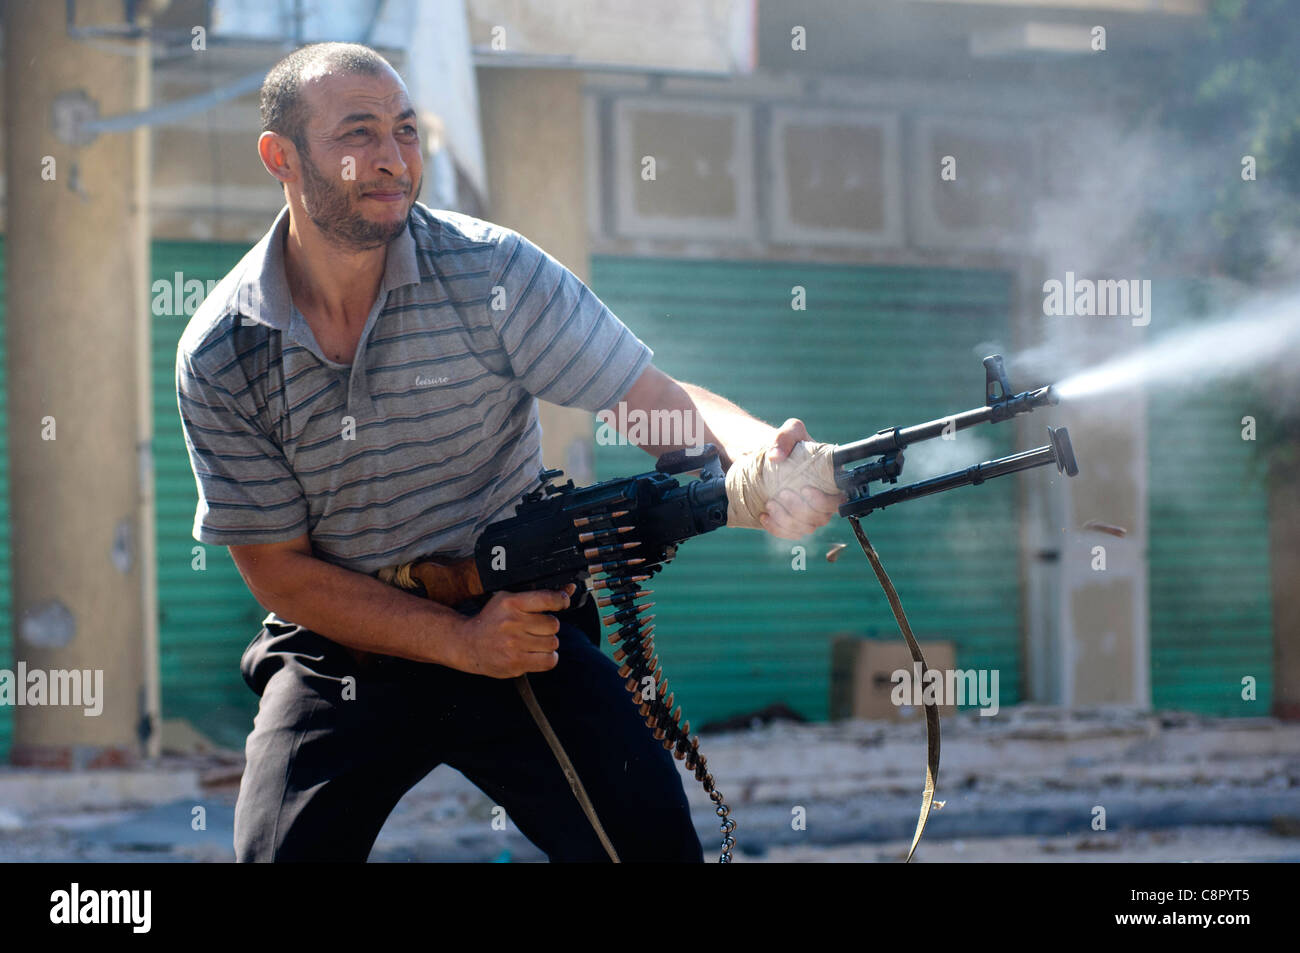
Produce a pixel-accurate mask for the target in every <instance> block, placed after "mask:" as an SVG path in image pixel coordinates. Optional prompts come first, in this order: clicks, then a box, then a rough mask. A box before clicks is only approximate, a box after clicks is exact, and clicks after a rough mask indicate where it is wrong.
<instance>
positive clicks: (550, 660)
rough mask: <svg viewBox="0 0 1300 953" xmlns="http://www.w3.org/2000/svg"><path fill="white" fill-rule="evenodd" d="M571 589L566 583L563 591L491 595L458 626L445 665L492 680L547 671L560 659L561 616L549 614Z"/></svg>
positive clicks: (560, 607) (560, 606) (565, 604)
mask: <svg viewBox="0 0 1300 953" xmlns="http://www.w3.org/2000/svg"><path fill="white" fill-rule="evenodd" d="M575 588H576V587H575V586H574V585H573V584H572V583H570V584H569V585H568V586H566V587H565V588H564V590H563V591H559V590H551V589H539V590H536V591H533V592H498V593H495V594H494V595H493V596H492V598H491V600H490V601H489V602H488V604H487V605H485V606H484V607H483V608H482V609H481V610H480V611H479V613H478V614H477V615H474V616H468V617H466V618H465V620H464V622H462V623H461V624H460V625H458V626H457V627H456V635H455V639H454V641H455V648H454V649H453V653H452V654H453V657H452V658H451V660H450V662H449V664H450V665H451V667H452V668H456V669H459V670H460V671H462V672H469V673H470V674H472V675H487V676H489V677H491V678H514V677H515V676H517V675H523V674H524V673H525V672H549V671H550V670H551V669H553V668H555V666H556V665H558V664H559V661H560V655H559V651H558V650H559V648H560V640H559V639H558V638H556V633H558V632H559V631H560V620H559V619H557V618H555V616H553V615H550V614H549V613H552V612H560V611H562V610H564V609H567V608H568V607H569V597H570V596H572V595H573V593H574V591H575Z"/></svg>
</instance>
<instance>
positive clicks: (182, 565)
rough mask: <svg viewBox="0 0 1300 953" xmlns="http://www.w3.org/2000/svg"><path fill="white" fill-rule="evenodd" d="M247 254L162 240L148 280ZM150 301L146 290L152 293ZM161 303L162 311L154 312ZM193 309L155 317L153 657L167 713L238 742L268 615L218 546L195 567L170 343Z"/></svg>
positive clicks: (248, 716) (249, 718)
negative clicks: (256, 642)
mask: <svg viewBox="0 0 1300 953" xmlns="http://www.w3.org/2000/svg"><path fill="white" fill-rule="evenodd" d="M247 251H248V247H247V246H245V245H237V244H224V243H201V242H170V241H166V242H163V241H160V242H154V244H153V265H152V270H153V277H152V280H154V281H157V280H159V279H163V280H165V281H167V282H168V287H171V284H172V282H173V281H174V280H175V277H176V273H177V272H179V273H180V274H181V275H182V276H183V280H184V281H189V280H191V279H199V280H201V281H203V282H204V286H205V288H206V283H207V281H208V280H209V279H218V280H219V279H221V278H223V277H225V275H226V272H228V271H229V270H230V269H231V268H233V267H234V266H235V265H236V264H237V263H238V262H239V259H240V258H242V257H243V256H244V254H245V253H246V252H247ZM151 300H152V295H151ZM154 310H158V309H154ZM188 320H189V316H187V315H184V314H163V315H154V316H153V317H152V321H153V415H154V445H153V452H154V466H155V471H154V472H155V480H156V484H155V492H156V496H157V544H158V614H159V619H160V631H159V655H160V667H161V669H162V707H163V717H165V718H184V719H186V720H187V721H189V722H190V723H192V724H193V725H194V726H195V727H196V728H197V729H198V730H199V731H201V732H203V733H204V734H205V735H207V736H208V737H210V738H212V739H213V740H214V741H217V742H218V743H220V744H224V745H230V746H235V747H240V748H242V747H243V743H244V738H245V736H246V735H247V734H248V732H249V730H250V729H251V728H252V723H253V716H254V715H255V714H256V713H257V697H256V696H255V695H254V694H253V693H252V692H251V691H249V689H248V686H247V685H245V684H244V681H243V679H242V678H240V675H239V657H240V654H241V653H242V651H243V649H244V647H245V646H246V645H247V644H248V643H249V641H250V640H251V639H252V638H253V636H255V635H256V634H257V633H258V631H259V630H260V628H261V620H262V619H263V618H264V617H265V615H266V612H265V611H264V610H263V609H262V608H261V607H260V606H259V605H258V604H257V602H256V601H255V600H254V599H253V597H252V596H251V595H249V592H248V589H247V587H246V586H245V585H244V582H243V580H242V579H241V578H240V576H239V571H238V570H237V569H236V568H235V564H234V562H232V561H231V559H230V553H229V551H228V550H227V549H226V548H225V547H224V546H203V547H202V549H203V550H204V558H205V560H206V566H207V568H206V569H204V570H203V571H198V570H197V569H195V568H194V560H195V553H194V548H195V547H196V546H200V544H199V543H198V542H197V541H196V540H195V539H194V538H193V536H192V535H191V528H192V527H193V524H194V508H195V505H196V504H197V502H198V496H197V491H196V490H195V486H194V473H193V471H192V470H191V469H190V463H189V456H188V455H187V453H186V450H185V439H184V437H183V436H182V434H181V423H180V416H179V414H178V411H177V409H176V383H175V367H176V346H177V344H178V343H179V341H180V336H181V333H182V332H183V331H184V330H185V325H186V323H187V322H188Z"/></svg>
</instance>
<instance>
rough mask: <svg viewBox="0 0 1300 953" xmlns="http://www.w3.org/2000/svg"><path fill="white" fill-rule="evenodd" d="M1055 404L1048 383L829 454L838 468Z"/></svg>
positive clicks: (1056, 398) (880, 434) (882, 433)
mask: <svg viewBox="0 0 1300 953" xmlns="http://www.w3.org/2000/svg"><path fill="white" fill-rule="evenodd" d="M1059 403H1060V397H1059V396H1058V395H1057V393H1056V392H1055V391H1054V390H1053V389H1052V387H1051V385H1050V384H1049V385H1048V386H1046V387H1040V388H1038V390H1032V391H1025V392H1024V393H1022V394H1016V395H1015V396H1014V397H1008V398H1006V399H1005V400H999V401H996V402H994V403H992V404H988V405H986V406H984V407H976V408H975V409H974V410H966V411H963V412H961V413H959V414H952V415H951V416H948V417H940V418H938V419H936V420H928V421H926V422H925V423H923V424H916V425H914V426H911V427H891V428H888V429H886V430H881V431H879V432H878V433H875V434H872V435H871V436H870V437H867V438H866V439H864V440H856V441H854V442H853V443H845V444H841V445H840V446H838V447H836V448H835V453H834V455H833V459H834V461H835V469H836V470H839V468H840V467H842V466H844V465H845V464H846V463H852V462H853V461H854V460H861V459H862V458H863V457H871V456H876V455H878V454H882V453H890V452H893V451H896V450H902V449H903V448H904V447H906V446H908V445H909V444H913V443H918V442H920V441H922V440H932V439H934V438H935V437H938V436H940V435H941V434H943V433H945V432H948V433H951V432H953V431H954V430H965V429H966V428H967V427H974V426H975V425H976V424H982V423H990V422H991V423H998V422H999V421H1003V420H1010V419H1011V418H1012V417H1015V416H1017V415H1019V414H1025V413H1029V412H1030V411H1031V410H1033V409H1034V408H1035V407H1043V406H1048V405H1053V404H1059Z"/></svg>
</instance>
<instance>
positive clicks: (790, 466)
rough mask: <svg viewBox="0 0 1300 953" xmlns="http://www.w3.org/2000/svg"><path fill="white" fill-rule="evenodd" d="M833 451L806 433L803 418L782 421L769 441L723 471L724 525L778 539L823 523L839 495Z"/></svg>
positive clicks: (801, 533)
mask: <svg viewBox="0 0 1300 953" xmlns="http://www.w3.org/2000/svg"><path fill="white" fill-rule="evenodd" d="M833 452H834V447H832V446H831V445H830V444H825V443H817V442H816V441H814V440H812V439H811V438H810V437H809V436H808V428H807V427H805V426H804V424H803V421H801V420H797V419H794V418H791V419H790V420H787V421H786V422H785V423H784V424H783V425H782V426H781V428H780V429H779V430H777V431H776V432H775V434H774V435H773V436H772V438H771V442H770V443H767V444H765V445H764V446H761V447H759V448H758V449H757V450H753V451H751V452H749V453H746V454H744V455H742V456H741V457H740V459H738V460H737V461H736V462H735V463H734V464H733V465H732V466H731V468H730V469H729V470H728V471H727V502H728V511H727V525H728V526H740V527H746V528H750V529H760V528H761V529H765V530H767V531H768V532H769V533H771V534H772V535H773V536H778V537H780V538H781V539H799V538H800V537H802V536H806V535H808V534H809V533H811V532H812V531H813V530H815V529H817V528H818V527H820V526H825V525H826V524H827V523H828V522H829V521H830V518H831V517H832V516H834V515H835V513H836V507H837V506H838V505H839V504H840V503H842V502H843V501H844V499H845V498H844V495H843V494H842V493H841V492H840V489H839V487H838V486H836V485H835V472H834V471H835V465H834V461H833V459H832V454H833Z"/></svg>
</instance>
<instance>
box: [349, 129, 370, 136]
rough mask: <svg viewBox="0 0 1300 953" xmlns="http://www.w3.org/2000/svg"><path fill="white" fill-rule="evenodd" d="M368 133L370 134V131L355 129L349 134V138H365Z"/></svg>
mask: <svg viewBox="0 0 1300 953" xmlns="http://www.w3.org/2000/svg"><path fill="white" fill-rule="evenodd" d="M368 132H370V130H369V129H353V130H352V131H351V132H349V133H348V135H349V136H364V135H366V134H367V133H368Z"/></svg>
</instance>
